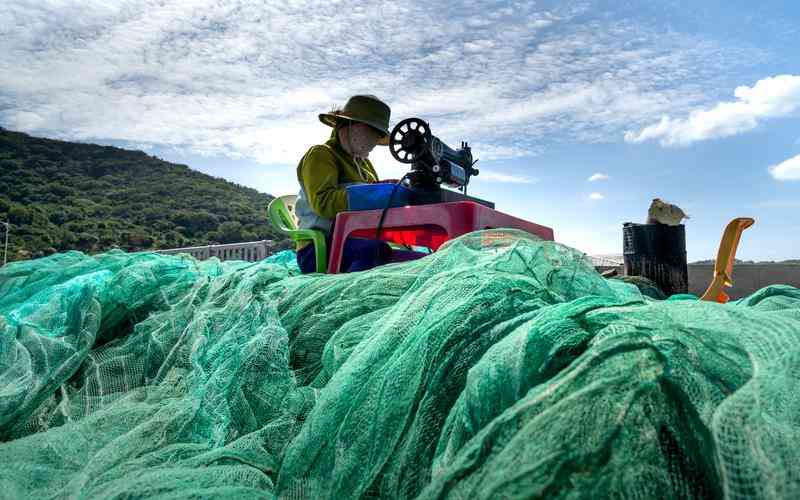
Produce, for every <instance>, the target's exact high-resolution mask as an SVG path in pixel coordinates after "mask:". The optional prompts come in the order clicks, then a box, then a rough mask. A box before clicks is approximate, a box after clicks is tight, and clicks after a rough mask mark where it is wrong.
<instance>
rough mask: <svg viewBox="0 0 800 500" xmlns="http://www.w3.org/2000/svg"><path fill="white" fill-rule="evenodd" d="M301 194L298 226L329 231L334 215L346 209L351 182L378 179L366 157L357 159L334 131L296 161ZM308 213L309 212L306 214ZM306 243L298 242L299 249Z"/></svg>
mask: <svg viewBox="0 0 800 500" xmlns="http://www.w3.org/2000/svg"><path fill="white" fill-rule="evenodd" d="M297 181H298V182H299V183H300V187H301V194H300V199H299V200H298V205H297V207H296V210H297V212H296V213H297V216H298V218H299V219H300V227H301V228H304V229H305V228H311V227H313V228H316V229H321V230H323V231H326V232H327V231H329V230H330V225H331V223H332V221H333V219H335V218H336V214H338V213H339V212H343V211H345V210H347V190H346V189H345V186H346V185H347V184H352V183H372V182H377V181H378V174H377V173H376V172H375V168H374V167H373V166H372V163H371V162H370V161H369V160H358V162H356V161H355V160H354V159H353V157H352V156H350V155H349V154H347V152H346V151H345V150H344V148H343V147H342V145H341V143H340V142H339V137H338V134H337V133H336V130H333V131H332V132H331V137H330V139H328V141H327V142H326V143H325V144H320V145H317V146H312V147H311V148H310V149H309V150H308V151H307V152H306V154H305V155H303V158H302V159H301V160H300V163H298V164H297ZM309 212H312V213H309ZM307 243H308V242H303V243H301V244H300V245H298V248H302V247H303V246H305V245H306V244H307Z"/></svg>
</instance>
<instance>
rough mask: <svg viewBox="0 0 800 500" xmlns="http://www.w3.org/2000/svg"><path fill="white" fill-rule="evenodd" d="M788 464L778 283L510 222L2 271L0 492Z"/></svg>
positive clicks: (797, 387) (718, 480)
mask: <svg viewBox="0 0 800 500" xmlns="http://www.w3.org/2000/svg"><path fill="white" fill-rule="evenodd" d="M798 463H800V290H798V289H795V288H791V287H788V286H780V285H776V286H771V287H768V288H765V289H763V290H761V291H759V292H757V293H755V294H753V295H752V296H750V297H747V298H745V299H742V300H740V301H737V302H734V303H729V304H725V305H720V304H715V303H707V302H699V301H695V300H666V301H663V300H656V299H653V298H651V297H648V296H644V295H642V293H641V292H640V291H639V289H638V288H637V287H636V286H634V285H632V284H629V283H625V282H623V281H619V280H606V279H604V278H602V277H601V276H600V275H599V274H597V273H596V272H595V270H594V269H593V268H592V266H591V263H590V262H589V261H588V260H587V259H586V258H585V256H584V255H583V254H582V253H581V252H579V251H576V250H574V249H571V248H568V247H565V246H562V245H559V244H557V243H553V242H543V241H539V240H537V239H535V238H533V237H530V236H528V235H526V234H525V233H520V232H517V231H511V230H492V231H484V232H477V233H472V234H469V235H466V236H464V237H461V238H459V239H456V240H453V241H450V242H448V243H447V244H446V245H445V246H443V247H442V248H441V249H440V250H439V251H438V252H436V253H434V254H432V255H429V256H427V257H425V258H423V259H420V260H417V261H413V262H406V263H398V264H390V265H387V266H383V267H380V268H377V269H373V270H371V271H366V272H361V273H353V274H342V275H300V273H299V270H298V269H297V266H296V264H295V263H294V254H293V253H292V252H283V253H281V254H277V255H275V256H273V257H270V258H269V259H266V260H264V261H261V262H258V263H247V262H219V261H218V260H216V259H212V260H208V261H202V262H201V261H196V260H194V259H192V258H191V257H189V256H185V255H177V256H174V255H158V254H147V253H143V254H126V253H123V252H119V251H113V252H108V253H105V254H102V255H96V256H86V255H83V254H80V253H76V252H70V253H66V254H57V255H53V256H50V257H46V258H43V259H38V260H34V261H28V262H19V263H13V264H9V265H8V266H5V267H3V268H2V269H0V464H2V466H0V497H2V498H61V497H70V498H290V499H326V498H327V499H347V498H354V499H358V498H409V499H411V498H420V499H434V498H453V499H455V498H470V499H482V498H486V499H489V498H732V499H738V498H797V497H798V496H800V467H798V466H797V464H798Z"/></svg>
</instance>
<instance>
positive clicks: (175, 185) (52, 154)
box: [0, 128, 284, 263]
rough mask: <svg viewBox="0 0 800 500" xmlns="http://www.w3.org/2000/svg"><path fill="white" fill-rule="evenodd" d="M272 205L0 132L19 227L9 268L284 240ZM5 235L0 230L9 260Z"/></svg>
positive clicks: (176, 173)
mask: <svg viewBox="0 0 800 500" xmlns="http://www.w3.org/2000/svg"><path fill="white" fill-rule="evenodd" d="M271 199H272V197H271V196H269V195H266V194H263V193H259V192H258V191H256V190H254V189H250V188H247V187H244V186H240V185H237V184H234V183H231V182H228V181H226V180H223V179H218V178H215V177H211V176H209V175H206V174H202V173H200V172H196V171H193V170H191V169H190V168H189V167H187V166H185V165H176V164H173V163H168V162H165V161H162V160H160V159H158V158H155V157H153V156H149V155H147V154H145V153H143V152H141V151H128V150H125V149H120V148H115V147H110V146H98V145H94V144H81V143H72V142H64V141H56V140H51V139H41V138H36V137H31V136H29V135H26V134H23V133H18V132H11V131H8V130H5V129H2V128H0V221H8V222H10V223H11V224H12V228H11V231H10V238H9V252H8V255H9V260H20V259H26V258H31V257H39V256H42V255H47V254H50V253H53V252H61V251H66V250H81V251H83V252H99V251H103V250H107V249H110V248H113V247H119V248H122V249H124V250H128V251H136V250H146V249H158V248H175V247H182V246H192V245H205V244H209V243H233V242H240V241H251V240H261V239H275V240H283V239H284V238H283V236H282V235H280V234H277V233H276V232H275V231H274V230H273V229H272V228H271V227H270V225H269V222H268V221H267V218H266V210H265V207H266V204H267V203H268V202H269V200H271ZM4 236H5V234H4V229H3V228H2V227H0V253H2V243H3V239H2V238H3V237H4ZM1 262H2V261H0V263H1Z"/></svg>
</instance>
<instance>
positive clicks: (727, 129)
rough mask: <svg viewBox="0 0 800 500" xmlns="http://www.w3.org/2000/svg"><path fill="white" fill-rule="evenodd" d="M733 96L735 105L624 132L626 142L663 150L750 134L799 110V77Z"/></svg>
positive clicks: (774, 79)
mask: <svg viewBox="0 0 800 500" xmlns="http://www.w3.org/2000/svg"><path fill="white" fill-rule="evenodd" d="M734 96H735V97H736V100H735V101H726V102H720V103H718V104H717V105H716V106H714V107H713V108H711V109H706V110H694V111H692V112H691V113H690V114H689V117H688V118H684V119H680V118H679V119H673V118H671V117H669V116H662V118H661V120H660V121H659V122H658V123H656V124H654V125H650V126H648V127H645V128H643V129H642V130H640V131H639V132H626V133H625V140H626V141H628V142H644V141H651V140H658V141H659V142H660V143H661V145H662V146H686V145H689V144H691V143H693V142H697V141H703V140H707V139H715V138H720V137H728V136H732V135H736V134H739V133H742V132H746V131H748V130H752V129H753V128H755V127H756V126H757V125H758V124H759V122H761V121H763V120H766V119H770V118H778V117H783V116H789V115H792V114H794V113H795V112H796V111H797V110H798V109H800V76H797V75H778V76H774V77H769V78H764V79H763V80H759V81H758V82H756V84H755V85H753V86H752V87H747V86H741V87H737V88H736V90H735V91H734Z"/></svg>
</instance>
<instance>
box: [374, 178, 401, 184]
mask: <svg viewBox="0 0 800 500" xmlns="http://www.w3.org/2000/svg"><path fill="white" fill-rule="evenodd" d="M398 182H400V179H381V180H379V181H378V184H397V183H398Z"/></svg>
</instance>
